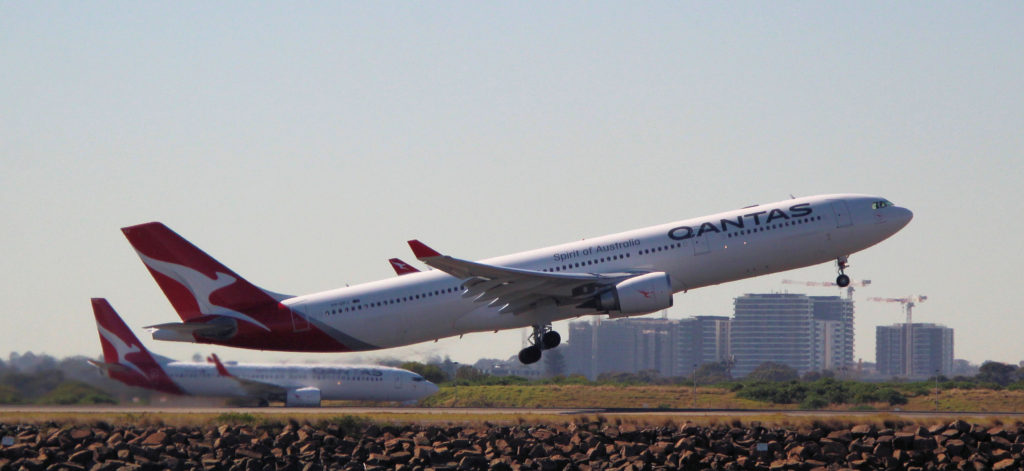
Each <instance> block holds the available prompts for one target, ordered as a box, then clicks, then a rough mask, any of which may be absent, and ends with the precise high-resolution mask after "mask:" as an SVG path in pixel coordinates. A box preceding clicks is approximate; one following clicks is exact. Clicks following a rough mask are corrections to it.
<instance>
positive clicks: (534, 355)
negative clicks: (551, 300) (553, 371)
mask: <svg viewBox="0 0 1024 471" xmlns="http://www.w3.org/2000/svg"><path fill="white" fill-rule="evenodd" d="M560 343H562V336H561V335H558V332H555V331H553V330H551V324H545V325H535V326H533V334H532V335H530V346H529V347H526V348H524V349H522V350H520V351H519V361H520V362H521V363H522V364H524V365H529V364H532V363H537V362H538V361H540V357H541V352H542V351H543V350H551V349H552V348H555V347H557V346H558V344H560Z"/></svg>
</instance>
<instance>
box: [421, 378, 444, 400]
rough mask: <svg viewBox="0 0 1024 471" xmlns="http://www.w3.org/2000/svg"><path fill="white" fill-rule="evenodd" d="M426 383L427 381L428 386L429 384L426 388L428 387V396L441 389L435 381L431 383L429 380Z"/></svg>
mask: <svg viewBox="0 0 1024 471" xmlns="http://www.w3.org/2000/svg"><path fill="white" fill-rule="evenodd" d="M426 383H427V384H426V386H427V388H426V389H427V396H430V395H432V394H434V393H436V392H437V391H439V390H440V389H441V388H440V387H439V386H438V385H436V384H434V383H431V382H430V381H427V382H426ZM424 397H426V396H424Z"/></svg>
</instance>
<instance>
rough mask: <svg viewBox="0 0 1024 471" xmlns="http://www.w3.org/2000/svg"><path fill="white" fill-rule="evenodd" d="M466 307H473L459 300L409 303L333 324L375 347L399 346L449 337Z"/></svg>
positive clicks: (467, 302) (351, 317)
mask: <svg viewBox="0 0 1024 471" xmlns="http://www.w3.org/2000/svg"><path fill="white" fill-rule="evenodd" d="M417 304H419V305H417ZM468 307H472V306H471V305H470V304H469V301H462V300H450V301H446V302H443V303H422V304H420V303H415V302H412V303H409V305H407V306H400V307H396V308H393V309H387V310H381V311H379V312H373V313H369V314H363V315H357V316H350V317H348V318H345V319H342V320H340V321H338V322H336V323H333V327H335V328H336V329H337V330H339V331H341V332H344V333H345V334H347V335H350V336H352V337H354V338H357V339H359V340H360V341H362V342H366V343H368V344H371V345H374V346H377V347H378V348H390V347H399V346H403V345H411V344H414V343H419V342H425V341H429V340H434V339H438V338H445V337H450V336H452V335H453V334H454V332H453V331H452V325H453V323H454V322H455V319H456V318H458V317H459V316H460V315H461V313H460V311H464V310H465V309H466V308H468Z"/></svg>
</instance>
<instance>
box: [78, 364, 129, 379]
mask: <svg viewBox="0 0 1024 471" xmlns="http://www.w3.org/2000/svg"><path fill="white" fill-rule="evenodd" d="M87 361H88V362H89V364H90V365H92V366H95V367H96V368H99V370H100V371H102V372H103V374H104V375H108V376H109V375H110V372H111V371H115V372H121V373H124V372H127V371H130V370H131V369H130V368H128V367H127V366H124V365H122V364H120V363H110V362H106V361H96V360H87Z"/></svg>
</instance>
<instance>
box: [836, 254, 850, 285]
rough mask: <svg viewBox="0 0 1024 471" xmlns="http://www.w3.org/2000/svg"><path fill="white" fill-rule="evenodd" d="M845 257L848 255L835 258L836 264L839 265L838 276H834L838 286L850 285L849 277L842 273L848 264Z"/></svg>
mask: <svg viewBox="0 0 1024 471" xmlns="http://www.w3.org/2000/svg"><path fill="white" fill-rule="evenodd" d="M847 259H848V257H847V256H846V255H843V256H842V257H839V258H838V259H836V266H838V267H839V276H837V277H836V286H839V287H840V288H845V287H847V286H850V277H849V276H846V273H844V271H845V270H846V268H847V267H849V266H850V265H849V264H848V263H846V261H847Z"/></svg>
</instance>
